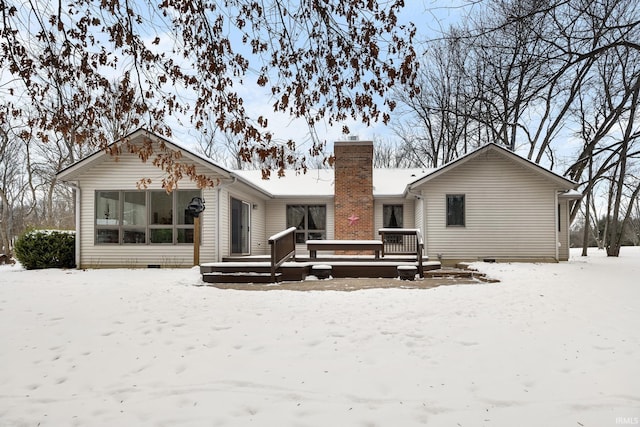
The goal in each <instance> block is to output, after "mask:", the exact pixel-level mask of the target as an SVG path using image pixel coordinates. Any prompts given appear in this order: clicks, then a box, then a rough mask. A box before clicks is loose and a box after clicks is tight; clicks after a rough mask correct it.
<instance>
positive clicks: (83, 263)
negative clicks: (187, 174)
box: [79, 154, 228, 268]
mask: <svg viewBox="0 0 640 427" xmlns="http://www.w3.org/2000/svg"><path fill="white" fill-rule="evenodd" d="M198 173H209V175H211V173H210V171H205V170H202V169H201V168H198ZM162 177H163V172H162V171H161V170H160V169H158V168H157V167H155V166H153V165H151V164H149V163H142V162H141V161H140V160H139V159H138V158H137V157H135V156H133V155H129V154H125V155H122V156H120V157H119V158H118V159H117V161H116V160H115V159H114V158H112V157H106V158H105V160H104V161H102V162H98V163H97V164H96V165H95V166H93V167H92V168H91V169H90V170H89V171H87V172H85V173H84V174H82V176H81V177H80V179H79V185H80V188H81V205H80V206H81V209H80V219H79V230H80V239H79V243H80V245H81V248H80V262H79V266H80V267H83V268H87V267H88V268H91V267H96V268H97V267H146V266H148V265H160V266H163V267H169V266H172V267H190V266H191V265H193V245H190V244H185V245H145V244H140V245H136V244H126V245H105V244H95V229H94V223H95V217H94V216H95V207H94V202H95V193H96V191H97V190H113V191H116V190H137V189H138V188H137V186H136V183H137V182H138V180H140V179H141V178H151V180H152V183H151V185H149V187H148V189H149V190H158V189H161V188H162V185H161V182H162ZM214 177H215V176H214ZM196 188H197V186H196V184H195V183H194V182H191V181H190V180H188V179H184V180H183V181H181V182H180V183H179V189H196ZM216 194H217V189H215V188H213V189H212V188H208V189H204V190H203V198H204V199H205V203H206V209H205V211H204V212H203V213H202V215H201V217H200V218H201V220H200V221H201V230H202V234H201V247H200V262H213V261H216V260H217V253H216V250H217V246H218V245H217V239H218V236H217V234H218V230H217V226H216V222H217V209H216V206H217V200H216ZM223 200H224V199H223ZM227 234H228V233H226V232H225V230H224V229H221V235H222V236H226V235H227Z"/></svg>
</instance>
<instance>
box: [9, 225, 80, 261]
mask: <svg viewBox="0 0 640 427" xmlns="http://www.w3.org/2000/svg"><path fill="white" fill-rule="evenodd" d="M75 247H76V235H75V232H73V231H66V230H31V231H27V232H25V233H24V234H23V235H21V236H20V237H19V238H18V240H17V241H16V244H15V246H14V250H15V256H16V258H17V259H18V261H20V263H21V264H22V266H23V267H24V268H26V269H27V270H35V269H41V268H73V267H75V266H76V259H75V258H76V249H75Z"/></svg>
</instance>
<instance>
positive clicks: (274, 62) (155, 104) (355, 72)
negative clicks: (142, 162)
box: [0, 0, 419, 185]
mask: <svg viewBox="0 0 640 427" xmlns="http://www.w3.org/2000/svg"><path fill="white" fill-rule="evenodd" d="M403 5H404V1H403V0H391V1H387V2H373V1H366V2H365V1H351V0H338V1H335V2H319V1H302V2H298V1H289V0H270V1H254V0H232V1H224V2H222V1H210V2H202V1H196V2H185V1H182V0H163V1H161V2H153V1H148V0H147V1H141V2H137V3H132V2H128V1H119V0H115V1H103V2H92V1H89V0H70V1H67V2H65V3H64V7H62V4H61V3H60V4H57V3H47V2H28V3H20V2H15V1H14V0H0V10H2V12H1V13H2V17H3V19H2V23H1V24H0V25H1V27H0V48H1V49H2V55H0V67H2V69H3V70H7V72H8V74H9V77H10V78H11V81H10V83H9V84H7V85H5V86H4V89H3V90H4V93H3V95H4V96H3V99H4V100H5V101H3V102H10V103H12V109H13V110H14V111H16V112H18V113H20V114H24V113H25V112H26V111H33V110H35V111H36V112H37V115H35V116H33V117H37V118H38V119H37V120H36V121H34V122H33V123H32V126H33V127H37V128H38V129H40V130H42V131H50V132H53V133H54V134H61V135H67V134H70V133H71V134H72V135H73V142H74V143H75V144H97V145H98V146H99V147H105V146H106V145H107V144H108V143H109V142H111V141H110V139H109V134H108V132H107V130H105V129H103V128H101V127H99V126H97V124H99V123H100V118H101V117H107V116H108V115H109V114H112V115H115V116H114V117H113V118H115V119H116V121H118V122H123V121H124V119H125V115H126V114H127V112H129V111H133V112H135V114H136V116H137V117H143V118H144V125H146V127H148V128H150V130H153V131H156V132H159V133H163V134H165V135H168V136H170V134H171V130H170V128H169V127H168V126H167V118H168V117H170V116H180V117H181V118H187V120H189V121H190V122H191V123H192V124H193V126H194V127H195V128H196V129H200V128H201V127H202V126H203V123H204V120H205V119H206V118H207V117H211V116H212V117H214V118H215V124H216V126H217V128H218V129H220V131H221V132H223V133H226V132H230V133H231V134H233V135H234V136H236V137H237V139H236V142H237V143H238V144H239V146H240V154H241V158H242V159H251V158H252V157H253V155H254V153H256V154H257V155H258V157H259V158H260V159H267V158H271V159H274V162H275V166H276V167H277V168H278V169H280V170H283V169H284V167H285V166H287V165H289V164H293V165H295V166H296V167H298V168H304V167H305V165H304V162H303V161H302V159H300V158H297V157H295V156H291V155H290V152H295V142H294V141H287V142H286V143H285V144H280V143H278V142H276V141H273V140H272V135H271V133H269V131H268V121H267V119H266V118H265V117H264V116H262V115H260V116H258V117H250V116H249V115H248V113H247V111H246V109H245V106H244V100H243V98H242V96H241V95H240V93H239V91H238V88H239V87H241V86H242V85H243V84H244V82H245V81H247V80H252V81H253V82H254V83H255V84H257V85H258V86H259V87H263V88H264V89H265V91H266V92H267V93H269V94H270V95H271V97H272V101H273V104H272V105H271V108H272V109H273V110H274V111H277V112H283V113H286V114H289V115H290V116H292V117H295V118H302V119H304V120H305V121H306V122H307V124H308V125H309V126H310V127H311V128H313V127H314V126H315V124H316V123H318V121H320V120H326V121H327V122H328V123H329V124H330V125H334V124H339V123H340V122H343V121H344V120H346V119H347V118H351V119H355V120H359V121H361V122H363V123H365V124H371V123H374V122H377V121H382V122H385V123H386V122H388V120H389V117H390V112H391V111H392V110H393V109H394V107H395V102H394V101H393V100H391V99H390V98H389V97H388V96H387V94H388V92H389V90H390V88H392V87H394V86H395V85H397V84H400V83H402V84H405V85H406V87H408V88H409V91H410V92H412V93H416V92H417V91H418V90H419V89H418V88H417V87H416V86H415V85H413V80H414V72H415V69H416V67H417V63H416V61H415V52H414V50H413V43H412V40H413V37H414V34H415V26H414V25H412V24H409V25H401V24H400V23H399V22H398V13H399V12H400V10H401V9H402V7H403ZM114 74H116V75H118V76H121V79H122V80H121V84H122V85H123V87H126V88H127V90H126V91H123V93H125V94H126V93H130V95H129V96H122V97H121V98H119V99H118V102H119V104H120V106H121V108H120V109H118V110H115V111H114V110H113V108H112V102H111V100H110V99H108V97H107V98H106V99H105V98H104V94H105V93H108V88H109V86H110V82H111V77H112V76H113V75H114ZM52 81H53V82H54V83H53V84H52V83H51V82H52ZM61 90H64V94H63V96H60V94H59V93H58V92H59V91H61ZM70 95H71V96H70ZM60 99H65V101H66V102H55V100H60ZM72 111H75V112H76V114H75V116H74V114H72ZM80 114H82V116H83V117H82V118H83V119H84V120H83V126H82V128H81V129H74V127H75V126H76V123H77V122H76V119H77V118H78V115H80ZM72 129H73V132H70V130H72ZM344 131H345V133H348V129H347V128H345V129H344ZM312 135H313V132H312ZM322 145H323V141H319V140H314V144H313V145H312V147H311V148H310V149H309V151H310V152H311V154H315V153H317V152H318V151H319V150H320V149H321V148H322ZM128 148H129V149H131V150H134V151H135V150H140V152H139V154H140V156H141V157H142V158H149V157H151V156H154V155H156V154H159V155H160V156H167V155H169V154H168V153H166V152H163V153H154V152H149V150H150V148H149V147H141V148H139V147H128ZM164 165H165V166H166V167H169V169H168V170H165V171H166V172H167V174H169V175H170V176H173V177H178V176H180V175H184V176H189V177H191V178H192V179H196V180H198V181H199V182H200V183H201V184H203V185H206V184H208V183H209V182H208V181H207V180H206V179H205V177H201V176H198V175H196V174H195V172H194V171H193V168H189V167H188V166H189V165H184V164H181V163H180V162H177V161H176V162H164ZM175 181H176V180H175V179H168V180H166V181H165V182H166V184H167V185H172V184H175Z"/></svg>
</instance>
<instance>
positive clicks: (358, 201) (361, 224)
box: [334, 141, 374, 240]
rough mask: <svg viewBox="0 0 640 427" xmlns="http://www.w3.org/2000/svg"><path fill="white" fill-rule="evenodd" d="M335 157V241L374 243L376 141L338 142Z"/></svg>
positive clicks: (335, 144) (335, 146)
mask: <svg viewBox="0 0 640 427" xmlns="http://www.w3.org/2000/svg"><path fill="white" fill-rule="evenodd" d="M334 156H335V163H334V171H335V182H334V185H335V197H334V208H335V238H336V239H339V240H369V239H373V238H374V224H373V141H336V142H335V143H334Z"/></svg>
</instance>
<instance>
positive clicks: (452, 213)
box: [447, 194, 464, 227]
mask: <svg viewBox="0 0 640 427" xmlns="http://www.w3.org/2000/svg"><path fill="white" fill-rule="evenodd" d="M450 226H461V227H464V194H447V227H450Z"/></svg>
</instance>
